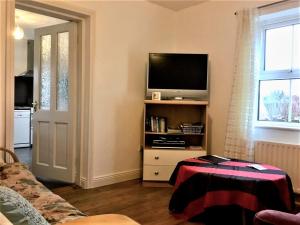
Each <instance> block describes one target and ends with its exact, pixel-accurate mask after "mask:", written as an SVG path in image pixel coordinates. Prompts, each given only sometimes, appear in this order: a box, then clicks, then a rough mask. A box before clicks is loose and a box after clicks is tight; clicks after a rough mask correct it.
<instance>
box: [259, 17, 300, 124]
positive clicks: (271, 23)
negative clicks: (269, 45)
mask: <svg viewBox="0 0 300 225" xmlns="http://www.w3.org/2000/svg"><path fill="white" fill-rule="evenodd" d="M299 23H300V15H293V16H288V17H277V18H272V19H266V20H263V21H261V37H262V38H261V41H262V43H261V59H262V60H263V63H261V68H260V72H259V82H258V84H257V85H258V95H257V98H258V101H257V111H256V118H257V121H256V124H255V126H256V127H267V128H280V129H292V130H300V123H294V122H277V121H262V120H259V103H260V92H259V90H260V89H259V86H260V81H264V80H280V79H282V80H285V79H300V69H296V70H292V69H291V70H275V71H265V52H266V51H265V47H266V46H265V45H266V31H267V30H269V29H275V28H280V27H284V26H292V25H296V24H299ZM290 101H292V99H290ZM291 107H292V105H291V104H290V110H289V117H290V116H291ZM289 120H290V118H289Z"/></svg>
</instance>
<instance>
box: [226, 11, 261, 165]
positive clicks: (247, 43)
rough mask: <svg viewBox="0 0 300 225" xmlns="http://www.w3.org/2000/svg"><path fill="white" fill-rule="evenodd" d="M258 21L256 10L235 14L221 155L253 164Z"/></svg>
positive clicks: (258, 36)
mask: <svg viewBox="0 0 300 225" xmlns="http://www.w3.org/2000/svg"><path fill="white" fill-rule="evenodd" d="M258 18H259V17H258V10H257V9H243V10H241V11H239V12H238V13H237V20H238V29H237V39H236V49H235V65H234V74H233V86H232V94H231V101H230V106H229V114H228V121H227V131H226V137H225V152H224V155H225V156H226V157H231V158H237V159H244V160H253V154H254V153H253V148H254V143H253V132H254V121H255V112H256V106H257V103H256V102H257V100H256V99H257V89H258V71H259V66H260V65H259V62H260V60H259V49H260V48H259V45H260V32H259V26H258Z"/></svg>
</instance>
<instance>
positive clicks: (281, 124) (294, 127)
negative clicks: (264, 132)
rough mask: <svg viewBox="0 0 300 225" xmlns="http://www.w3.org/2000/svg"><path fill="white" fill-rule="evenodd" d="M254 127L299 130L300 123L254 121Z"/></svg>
mask: <svg viewBox="0 0 300 225" xmlns="http://www.w3.org/2000/svg"><path fill="white" fill-rule="evenodd" d="M255 127H256V128H270V129H282V130H295V131H300V123H286V122H270V121H256V123H255Z"/></svg>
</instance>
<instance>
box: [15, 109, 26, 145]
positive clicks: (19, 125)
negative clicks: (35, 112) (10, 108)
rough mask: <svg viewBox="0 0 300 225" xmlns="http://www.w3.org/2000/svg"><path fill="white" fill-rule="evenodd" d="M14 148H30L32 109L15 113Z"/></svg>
mask: <svg viewBox="0 0 300 225" xmlns="http://www.w3.org/2000/svg"><path fill="white" fill-rule="evenodd" d="M14 147H15V148H20V147H30V109H28V110H27V109H26V110H25V109H24V110H15V112H14Z"/></svg>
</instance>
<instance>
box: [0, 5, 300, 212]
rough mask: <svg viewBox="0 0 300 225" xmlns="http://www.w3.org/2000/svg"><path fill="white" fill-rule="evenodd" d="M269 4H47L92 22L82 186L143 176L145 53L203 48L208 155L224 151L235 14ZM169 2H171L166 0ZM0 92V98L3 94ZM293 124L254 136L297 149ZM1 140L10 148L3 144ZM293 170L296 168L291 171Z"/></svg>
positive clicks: (270, 8)
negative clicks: (78, 10)
mask: <svg viewBox="0 0 300 225" xmlns="http://www.w3.org/2000/svg"><path fill="white" fill-rule="evenodd" d="M162 2H164V1H162ZM168 2H169V1H168ZM273 2H275V1H203V2H198V1H196V3H199V4H195V5H193V6H190V7H187V8H183V9H180V10H177V9H176V10H172V9H169V8H165V7H161V6H160V5H158V4H153V3H152V2H149V1H89V2H67V1H66V2H63V1H62V2H58V3H52V6H53V5H56V6H57V7H62V8H63V7H64V8H68V7H69V8H70V9H75V8H83V9H86V10H87V11H89V12H91V14H92V15H93V19H94V20H93V24H92V27H93V29H92V32H93V33H92V35H91V36H90V40H91V42H92V43H94V44H93V48H92V49H91V50H92V51H91V55H92V60H91V64H92V71H93V74H92V76H91V80H90V84H91V87H90V103H91V104H90V117H89V121H90V127H89V130H88V136H89V137H88V138H89V141H88V142H89V145H88V146H89V147H88V149H89V150H88V151H87V152H84V153H83V154H82V155H81V157H82V158H83V161H82V162H81V164H82V168H81V170H80V182H79V183H80V185H81V186H82V187H84V188H95V187H99V186H104V185H109V184H113V183H118V182H122V181H127V180H131V179H139V178H141V171H142V166H141V164H142V153H143V151H142V145H143V135H142V133H143V120H144V118H143V110H144V98H145V89H146V82H145V80H146V74H147V63H148V54H149V53H150V52H159V53H208V55H209V99H208V101H209V104H208V107H207V113H208V124H207V127H208V131H209V132H208V135H207V136H208V137H207V139H208V141H207V150H208V153H209V154H215V155H220V156H224V150H225V139H226V133H227V124H228V117H229V111H230V102H231V96H232V86H233V82H234V69H235V66H236V58H235V57H236V40H237V30H238V21H237V15H235V12H239V11H240V10H241V9H243V8H257V7H259V6H264V5H267V4H270V3H273ZM177 3H178V2H177ZM49 4H51V3H49ZM297 4H298V5H299V2H298V1H285V2H282V3H279V4H275V5H271V6H267V7H263V8H261V9H260V11H276V10H282V9H288V8H290V7H294V6H295V5H297ZM167 5H168V6H169V7H172V1H170V3H169V4H167ZM170 5H171V6H170ZM183 7H184V6H183ZM1 19H2V18H1ZM1 96H3V97H2V98H3V99H5V96H6V94H3V95H2V94H1ZM1 110H5V109H2V108H1ZM296 126H298V127H296V128H282V127H279V128H278V127H275V128H274V127H272V128H270V127H268V126H265V125H261V126H256V127H255V129H254V130H255V140H259V141H265V142H272V143H284V144H290V145H296V146H299V144H300V133H299V123H298V124H297V123H296ZM2 133H5V132H4V131H2ZM2 141H3V140H2ZM6 142H8V141H6ZM1 144H2V146H5V145H6V146H9V144H8V143H5V141H3V142H2V143H1ZM292 158H293V159H295V157H293V156H292ZM298 160H299V153H298ZM298 165H299V164H298ZM298 171H299V170H298ZM298 171H294V173H295V174H296V175H297V174H298ZM293 182H294V181H293ZM297 182H299V181H295V184H297ZM298 184H299V183H298ZM125 186H126V185H125ZM297 188H299V187H297ZM298 190H299V189H298ZM58 192H59V191H58ZM162 192H163V193H165V192H167V191H165V190H163V191H162ZM166 207H167V206H166ZM103 211H105V210H103ZM97 212H98V211H97V209H95V210H94V211H93V213H97ZM107 212H109V210H107Z"/></svg>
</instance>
